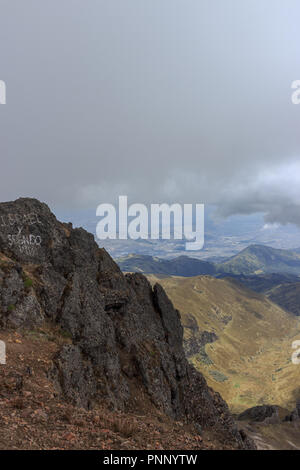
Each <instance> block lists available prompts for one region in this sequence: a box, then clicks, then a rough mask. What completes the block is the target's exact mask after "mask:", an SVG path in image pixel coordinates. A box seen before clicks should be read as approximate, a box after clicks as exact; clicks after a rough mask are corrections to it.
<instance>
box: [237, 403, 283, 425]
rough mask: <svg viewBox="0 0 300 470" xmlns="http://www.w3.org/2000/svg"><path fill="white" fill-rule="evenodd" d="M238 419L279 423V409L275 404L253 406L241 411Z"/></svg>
mask: <svg viewBox="0 0 300 470" xmlns="http://www.w3.org/2000/svg"><path fill="white" fill-rule="evenodd" d="M238 420H240V421H244V420H246V421H250V422H265V423H266V424H267V423H269V424H271V423H273V424H274V423H279V422H280V417H279V409H278V406H276V405H262V406H254V407H253V408H248V409H247V410H245V411H243V412H242V413H241V414H240V415H239V416H238Z"/></svg>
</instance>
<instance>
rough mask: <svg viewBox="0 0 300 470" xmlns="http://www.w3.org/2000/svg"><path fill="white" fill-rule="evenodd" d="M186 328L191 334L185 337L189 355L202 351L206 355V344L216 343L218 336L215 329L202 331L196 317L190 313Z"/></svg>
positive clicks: (187, 317)
mask: <svg viewBox="0 0 300 470" xmlns="http://www.w3.org/2000/svg"><path fill="white" fill-rule="evenodd" d="M184 326H185V328H186V329H187V330H188V331H189V335H188V336H187V337H186V338H184V341H183V346H184V350H185V354H186V356H187V357H192V356H194V355H195V354H198V353H201V352H202V354H204V355H206V352H205V345H206V344H209V343H214V342H215V341H216V340H217V339H218V336H217V335H216V333H214V332H213V331H206V330H204V331H200V329H199V326H198V323H197V320H196V318H195V317H194V316H193V315H191V314H189V315H187V316H186V318H185V323H184Z"/></svg>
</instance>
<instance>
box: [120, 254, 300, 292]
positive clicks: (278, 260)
mask: <svg viewBox="0 0 300 470" xmlns="http://www.w3.org/2000/svg"><path fill="white" fill-rule="evenodd" d="M117 262H118V264H119V266H120V268H121V269H122V271H137V272H143V273H146V274H164V275H167V276H184V277H190V276H198V275H206V274H209V275H225V274H228V275H259V274H264V273H281V274H292V275H300V254H299V253H296V252H293V251H289V250H279V249H276V248H271V247H269V246H265V245H250V246H249V247H248V248H245V249H244V250H242V251H241V252H240V253H238V254H237V255H235V256H232V257H231V258H229V259H227V260H226V261H224V262H222V263H219V264H215V263H211V262H209V261H202V260H199V259H195V258H190V257H188V256H179V257H178V258H174V259H171V260H165V259H160V258H156V257H152V256H146V255H129V256H127V257H124V258H119V259H118V260H117ZM273 285H274V284H273ZM270 287H272V286H270Z"/></svg>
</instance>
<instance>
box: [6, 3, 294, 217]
mask: <svg viewBox="0 0 300 470" xmlns="http://www.w3.org/2000/svg"><path fill="white" fill-rule="evenodd" d="M299 18H300V2H299V0H285V1H282V0H51V1H48V0H42V1H41V0H0V79H2V80H5V82H6V85H7V104H6V105H5V106H4V105H1V106H0V148H1V170H2V171H1V173H0V178H1V180H0V199H1V200H11V199H15V198H16V197H19V196H34V197H38V198H39V199H42V200H43V201H46V202H48V203H49V204H50V205H51V206H52V207H54V208H59V209H60V208H71V207H73V208H76V207H78V208H83V207H90V208H91V207H94V206H95V207H96V205H97V204H99V203H101V202H113V201H114V200H115V198H116V197H117V196H118V195H119V194H127V195H128V196H129V197H130V200H131V201H132V202H160V201H161V202H163V201H165V202H199V203H202V202H203V203H206V204H207V203H210V204H217V205H218V207H219V213H220V214H223V215H230V214H236V213H251V212H257V211H261V212H264V213H265V214H266V219H267V221H269V222H283V223H285V222H297V223H298V224H300V189H299V188H300V184H299V183H300V159H299V155H300V105H299V106H295V105H292V104H291V82H292V81H293V80H296V79H300V28H299Z"/></svg>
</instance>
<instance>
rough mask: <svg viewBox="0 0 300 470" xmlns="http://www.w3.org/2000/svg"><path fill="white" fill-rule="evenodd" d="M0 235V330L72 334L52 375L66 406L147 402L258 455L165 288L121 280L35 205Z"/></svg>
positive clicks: (12, 217) (14, 209)
mask: <svg viewBox="0 0 300 470" xmlns="http://www.w3.org/2000/svg"><path fill="white" fill-rule="evenodd" d="M0 229H1V230H0V252H1V254H0V307H1V310H0V312H1V313H0V322H1V327H2V328H7V327H13V328H18V327H26V328H28V327H29V328H30V327H33V326H35V325H38V324H40V323H42V322H44V321H45V320H48V321H52V322H56V323H58V324H60V325H61V326H62V328H64V329H65V330H66V331H68V332H69V334H70V336H71V338H72V344H70V345H66V346H64V347H63V348H62V350H61V351H60V352H59V353H58V354H57V356H56V357H55V358H54V364H55V366H54V368H53V370H52V371H51V376H52V378H53V379H54V380H55V381H56V383H57V384H58V385H59V387H60V388H61V390H62V392H63V393H64V395H65V396H66V398H67V399H68V400H71V401H72V402H74V403H76V404H78V405H80V406H84V407H91V406H93V404H94V403H95V402H97V400H99V399H105V400H106V401H107V402H108V403H109V404H110V405H111V406H113V407H117V408H123V409H124V408H126V406H129V404H131V405H132V406H133V405H134V403H135V400H137V398H138V397H137V395H139V397H142V396H145V397H147V399H149V400H150V401H151V402H152V403H153V404H154V405H155V406H157V407H158V408H160V409H161V410H163V411H164V412H165V413H167V414H168V415H170V416H173V417H175V418H179V417H180V418H187V419H190V420H191V421H197V422H198V423H199V424H201V425H202V426H212V427H214V428H215V429H216V431H218V432H220V435H221V436H223V437H224V440H226V441H227V442H230V443H232V445H233V446H235V447H239V448H245V447H249V446H250V447H251V443H250V442H249V441H248V440H247V439H244V440H243V439H242V438H241V435H240V434H239V432H238V431H237V428H236V426H235V424H234V421H233V420H232V418H231V416H230V414H229V412H228V409H227V405H226V404H225V402H224V401H223V400H222V399H221V397H220V396H219V395H218V394H216V393H214V392H213V391H212V390H211V389H209V388H208V386H207V384H206V382H205V379H204V378H203V376H202V375H201V374H200V373H198V372H196V371H195V370H194V369H193V368H192V366H191V365H189V364H188V362H187V360H186V358H185V354H184V351H183V346H182V342H183V329H182V326H181V322H180V315H179V313H178V311H177V310H175V309H174V308H173V305H172V303H171V302H170V300H169V299H168V297H167V295H166V294H165V292H164V290H163V289H162V287H161V286H160V285H156V286H155V287H154V288H153V289H152V287H151V286H150V284H149V282H148V281H147V279H146V278H145V277H144V276H142V275H139V274H134V275H131V274H129V275H126V276H124V275H123V274H122V273H121V271H120V269H119V268H118V266H117V265H116V264H115V263H114V262H113V260H112V259H111V258H110V256H109V255H108V254H107V252H106V251H105V250H103V249H99V248H98V246H97V244H96V243H95V241H94V238H93V236H92V235H91V234H89V233H87V232H86V231H85V230H83V229H73V228H72V226H71V224H62V223H60V222H58V221H57V220H56V218H55V216H54V215H53V214H52V213H51V212H50V210H49V208H48V207H47V206H46V205H45V204H42V203H40V202H39V201H37V200H34V199H18V200H17V201H15V202H11V203H3V204H0Z"/></svg>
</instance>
